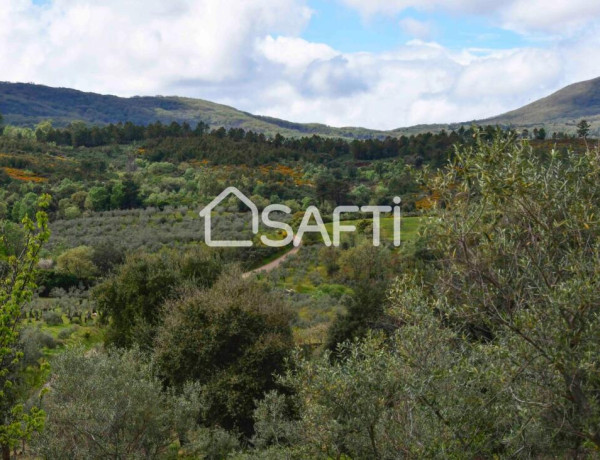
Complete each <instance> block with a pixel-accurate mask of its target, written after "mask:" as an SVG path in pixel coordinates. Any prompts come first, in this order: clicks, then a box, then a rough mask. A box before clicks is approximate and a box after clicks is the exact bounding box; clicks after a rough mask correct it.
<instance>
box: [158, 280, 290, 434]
mask: <svg viewBox="0 0 600 460" xmlns="http://www.w3.org/2000/svg"><path fill="white" fill-rule="evenodd" d="M166 308H167V311H168V312H169V314H168V315H166V316H165V319H164V325H163V326H162V327H161V328H160V329H159V332H158V335H157V341H156V351H155V356H156V362H157V365H158V366H159V369H160V373H161V375H162V376H163V377H164V378H165V381H166V382H167V383H168V384H169V385H172V386H175V387H181V386H182V385H184V384H185V383H186V382H188V381H197V382H199V383H201V384H202V388H203V391H202V394H201V396H202V401H203V407H204V408H203V414H202V421H203V423H204V424H206V426H209V427H215V426H220V427H223V428H226V429H230V430H237V431H240V432H241V433H242V434H245V435H246V436H249V435H251V433H252V431H253V427H252V426H253V420H252V412H253V411H254V408H255V401H256V400H258V399H260V398H262V396H263V394H264V392H265V391H269V390H272V389H275V388H277V385H276V383H275V378H274V374H275V373H278V372H281V371H282V370H283V366H284V361H285V359H286V358H287V357H288V355H289V353H290V351H291V349H292V347H293V340H292V332H291V328H290V319H291V314H290V312H289V311H288V310H287V309H286V308H284V306H283V304H282V301H281V300H280V299H279V298H278V297H275V296H274V295H272V294H270V293H268V292H266V291H265V290H264V289H263V288H262V287H260V286H259V285H258V284H256V283H254V282H252V281H250V280H247V279H242V276H241V273H239V272H232V273H229V274H227V275H225V276H223V277H221V278H220V279H219V281H218V282H217V283H216V284H215V285H214V286H213V287H212V288H211V289H208V290H203V291H198V290H195V291H191V292H189V293H188V294H187V295H185V296H184V297H183V298H182V299H180V300H176V301H172V302H169V303H168V304H167V307H166Z"/></svg>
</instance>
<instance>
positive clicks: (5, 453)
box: [2, 444, 10, 460]
mask: <svg viewBox="0 0 600 460" xmlns="http://www.w3.org/2000/svg"><path fill="white" fill-rule="evenodd" d="M2 460H10V446H9V445H8V444H3V445H2Z"/></svg>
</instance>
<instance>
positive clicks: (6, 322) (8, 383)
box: [0, 196, 50, 457]
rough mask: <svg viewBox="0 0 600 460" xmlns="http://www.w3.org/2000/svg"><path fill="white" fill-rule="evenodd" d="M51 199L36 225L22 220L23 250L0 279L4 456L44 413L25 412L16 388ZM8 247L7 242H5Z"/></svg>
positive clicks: (12, 258) (42, 201)
mask: <svg viewBox="0 0 600 460" xmlns="http://www.w3.org/2000/svg"><path fill="white" fill-rule="evenodd" d="M49 200H50V197H49V196H43V197H41V198H40V200H39V207H40V210H39V211H38V212H37V213H36V222H35V223H34V222H33V221H32V220H31V219H30V218H29V217H25V218H23V227H24V230H25V238H24V250H23V252H21V253H20V255H18V256H14V255H11V256H9V257H8V259H7V261H6V262H7V263H6V267H5V269H4V270H3V271H2V273H1V279H0V364H1V365H0V412H1V420H2V425H0V446H2V451H3V455H4V456H5V457H6V452H7V451H9V449H10V448H12V447H14V446H15V445H17V444H18V443H19V441H21V440H22V439H28V438H29V437H30V436H31V434H32V433H33V432H34V431H37V430H39V429H41V427H42V426H43V422H44V413H43V411H40V410H39V409H37V408H35V407H34V408H32V409H31V410H30V411H29V412H26V411H25V409H24V406H23V404H20V403H19V402H18V398H19V396H20V395H19V394H18V391H17V387H16V386H15V378H16V375H15V368H16V367H17V366H18V364H19V360H20V359H21V358H22V357H23V354H22V352H21V351H20V350H19V349H18V340H19V330H20V325H21V322H22V307H23V305H24V304H25V303H26V302H27V301H28V300H30V299H31V296H32V293H33V290H34V289H35V284H34V273H35V267H36V264H37V262H38V258H39V253H40V250H41V248H42V244H43V243H44V242H45V241H47V240H48V237H49V232H48V217H47V215H46V214H45V213H44V212H43V211H42V210H41V209H43V208H44V207H47V206H48V202H49ZM2 245H3V246H4V247H6V246H7V242H6V241H5V240H3V241H2Z"/></svg>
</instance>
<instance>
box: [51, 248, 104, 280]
mask: <svg viewBox="0 0 600 460" xmlns="http://www.w3.org/2000/svg"><path fill="white" fill-rule="evenodd" d="M93 257H94V249H93V248H91V247H89V246H78V247H76V248H71V249H67V250H66V251H65V252H63V253H62V254H61V255H60V256H58V259H57V260H56V268H57V270H58V271H59V272H62V273H66V274H69V275H73V276H77V277H79V278H83V279H90V278H93V277H94V276H96V275H97V274H98V268H97V267H96V266H95V265H94V262H93Z"/></svg>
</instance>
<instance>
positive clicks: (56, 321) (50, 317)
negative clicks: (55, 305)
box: [42, 311, 63, 326]
mask: <svg viewBox="0 0 600 460" xmlns="http://www.w3.org/2000/svg"><path fill="white" fill-rule="evenodd" d="M42 319H43V320H44V322H45V323H46V324H47V325H48V326H59V325H61V324H63V319H62V316H61V315H60V314H59V313H56V312H55V311H45V312H44V313H42Z"/></svg>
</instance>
